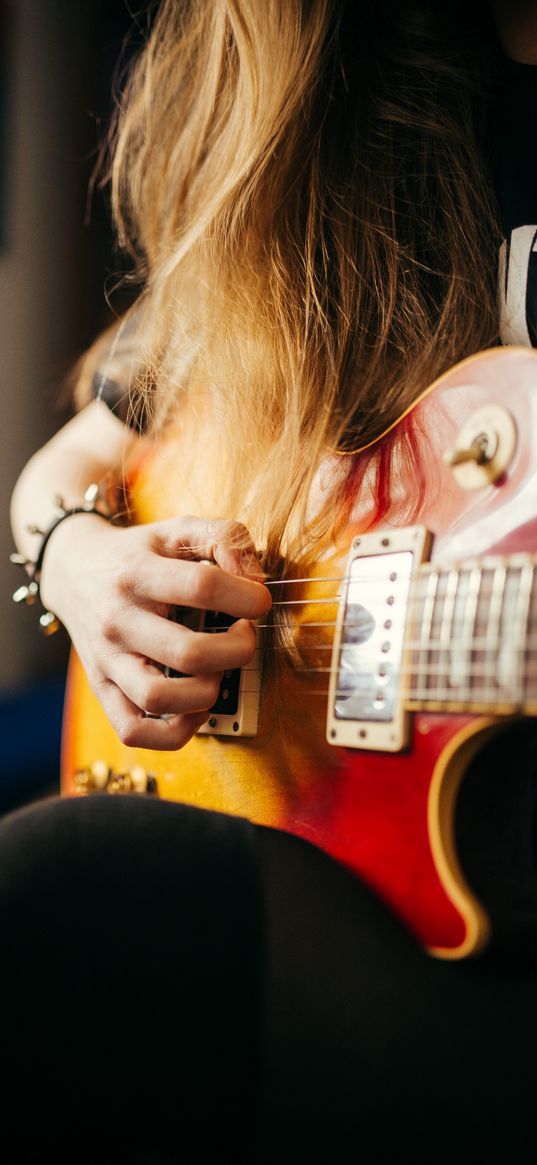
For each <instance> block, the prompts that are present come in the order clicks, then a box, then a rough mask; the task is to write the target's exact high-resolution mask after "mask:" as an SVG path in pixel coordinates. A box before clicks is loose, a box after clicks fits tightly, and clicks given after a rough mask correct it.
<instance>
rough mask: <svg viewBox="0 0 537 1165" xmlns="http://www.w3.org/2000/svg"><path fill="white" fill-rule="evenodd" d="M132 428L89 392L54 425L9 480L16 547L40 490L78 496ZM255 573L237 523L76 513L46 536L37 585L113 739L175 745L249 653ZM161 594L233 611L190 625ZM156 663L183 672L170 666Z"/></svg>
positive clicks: (45, 497)
mask: <svg viewBox="0 0 537 1165" xmlns="http://www.w3.org/2000/svg"><path fill="white" fill-rule="evenodd" d="M142 440H143V438H136V437H134V436H133V435H132V434H131V433H130V432H129V431H127V432H126V431H125V427H124V425H123V424H121V423H120V422H119V421H118V420H116V418H115V417H114V416H113V415H112V413H110V412H109V410H108V409H107V408H106V406H105V405H103V404H101V403H98V402H94V403H92V404H90V405H88V407H87V408H86V409H83V410H82V412H81V413H79V414H78V416H77V417H75V418H74V419H73V420H72V421H70V422H69V423H68V424H67V425H66V426H64V428H63V429H61V430H60V432H59V433H57V434H56V436H55V437H54V438H53V439H52V441H50V442H48V444H47V445H45V446H44V447H43V448H42V449H41V450H40V451H39V452H38V453H37V454H36V455H35V456H34V457H33V458H32V459H31V461H30V462H29V463H28V465H27V466H26V467H25V469H24V470H23V472H22V474H21V476H20V478H19V481H18V482H17V485H16V487H15V491H14V494H13V499H12V507H11V518H12V526H13V533H14V537H15V541H16V543H17V546H18V548H19V549H20V550H21V552H23V553H24V554H26V555H27V556H28V557H29V558H30V559H33V558H34V557H35V553H36V542H38V538H36V536H35V535H32V534H30V533H28V530H27V524H28V522H29V521H30V520H31V521H32V522H36V523H37V524H38V525H40V526H41V529H46V527H47V525H48V524H49V523H50V521H51V519H52V518H53V517H54V516H55V510H54V506H53V504H52V503H51V500H50V499H53V498H54V496H55V495H56V494H58V493H59V494H61V496H62V497H63V499H64V501H65V503H66V504H67V505H77V504H80V503H81V501H82V499H83V495H84V491H85V489H86V488H87V486H88V485H89V484H90V483H91V482H92V481H98V480H99V479H100V478H101V477H102V476H103V474H104V473H105V472H107V471H108V470H110V469H112V468H114V467H117V468H120V467H121V465H122V462H123V459H124V457H125V454H126V452H129V451H132V448H133V446H134V444H135V443H136V442H137V441H142ZM96 450H97V451H98V452H97V453H96V452H95V451H96ZM237 544H239V545H240V547H241V549H235V548H234V546H237ZM200 559H205V562H201V561H200ZM207 561H209V563H213V564H214V565H213V567H212V568H211V567H208V566H207ZM217 568H218V569H217ZM261 579H262V576H260V573H259V566H258V562H257V558H256V555H255V550H254V548H253V546H252V544H251V538H250V536H249V535H248V532H247V531H246V530H245V528H244V527H242V526H240V525H239V524H237V523H232V522H205V521H200V520H199V519H197V518H192V517H177V518H173V519H169V520H167V521H163V522H155V523H149V524H147V525H141V526H133V527H128V528H127V527H125V528H122V527H118V526H112V525H110V524H109V523H108V522H104V521H103V520H102V518H99V517H96V516H95V515H91V514H76V515H74V516H73V517H71V518H69V520H68V521H66V522H63V523H62V524H61V525H60V526H58V528H57V529H56V530H55V531H54V533H53V534H52V536H51V538H50V540H49V543H48V545H47V550H46V554H45V560H44V564H43V572H42V576H41V597H42V600H43V603H44V605H45V606H46V607H47V608H48V609H49V610H52V611H54V612H55V614H57V615H58V617H59V618H60V620H61V622H62V623H63V624H64V626H65V627H66V628H67V630H68V632H69V635H70V638H71V641H72V643H73V645H74V647H75V649H76V651H77V653H78V655H79V656H80V659H81V660H82V663H83V664H84V667H85V669H86V672H87V675H88V678H89V681H90V683H91V686H92V688H93V690H94V692H95V694H96V695H97V697H98V698H99V700H100V701H101V703H102V705H103V708H104V710H105V712H106V714H107V716H108V718H109V720H110V721H111V723H112V724H113V726H114V728H115V729H116V732H117V733H118V735H119V737H120V739H121V740H122V741H123V743H125V744H127V745H130V746H132V747H141V748H151V749H159V750H160V749H169V750H174V749H178V748H181V747H182V746H183V745H184V744H186V742H187V741H188V740H189V739H190V737H191V736H192V735H193V734H194V732H196V731H197V729H198V728H199V727H200V726H201V725H202V724H203V723H204V722H205V720H207V717H208V712H209V709H210V708H211V707H212V705H213V704H214V702H215V699H216V696H217V693H218V689H219V685H220V681H221V678H222V674H223V672H224V671H225V670H227V669H228V668H235V667H242V666H244V664H246V663H247V662H248V660H249V659H250V658H251V656H252V654H253V652H254V649H255V632H254V628H253V625H252V622H251V621H252V620H253V619H256V618H258V617H260V616H262V615H264V614H266V612H267V611H268V610H269V608H270V604H271V599H270V594H269V591H268V590H267V588H266V587H265V586H263V584H262V581H261ZM171 604H177V605H179V606H192V607H196V608H200V609H202V610H220V611H223V612H225V613H227V614H229V615H234V616H236V617H237V619H238V622H236V623H235V624H233V626H232V627H230V629H229V630H228V631H226V632H224V633H223V634H221V635H218V636H214V635H207V634H203V633H200V632H194V631H190V630H188V629H187V628H185V627H181V626H179V625H177V624H175V623H172V622H170V621H169V619H168V611H169V608H170V605H171ZM165 666H168V667H170V668H172V669H173V670H175V671H181V672H184V673H186V675H185V677H184V678H168V677H166V676H165V675H164V674H163V669H164V667H165ZM146 713H151V718H149V717H148V716H147V715H146ZM163 714H164V715H165V716H166V719H165V720H159V719H153V718H152V717H154V716H162V715H163Z"/></svg>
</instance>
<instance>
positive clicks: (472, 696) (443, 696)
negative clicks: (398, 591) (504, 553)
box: [402, 555, 537, 714]
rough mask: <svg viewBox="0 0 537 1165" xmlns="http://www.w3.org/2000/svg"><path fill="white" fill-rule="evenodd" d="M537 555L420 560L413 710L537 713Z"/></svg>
mask: <svg viewBox="0 0 537 1165" xmlns="http://www.w3.org/2000/svg"><path fill="white" fill-rule="evenodd" d="M536 565H537V559H536V558H535V557H534V556H531V555H516V556H513V557H512V558H502V559H497V558H488V559H487V558H484V559H481V560H480V561H479V562H477V561H476V562H472V561H471V560H470V561H466V562H465V563H464V565H463V566H457V567H451V568H436V567H435V566H433V565H431V564H426V565H423V566H421V567H420V568H419V571H418V573H417V575H416V577H415V580H414V583H413V585H412V587H411V590H410V602H409V617H408V631H407V638H406V645H405V646H406V653H405V658H404V662H403V672H404V673H405V674H403V675H402V679H403V682H404V681H405V679H406V683H405V682H404V686H405V689H406V695H407V700H406V703H407V705H408V707H410V708H412V709H421V708H431V707H434V708H438V709H441V710H444V711H451V710H453V711H455V710H456V711H459V710H470V711H472V710H482V709H483V710H486V711H491V712H496V713H514V712H519V711H523V712H525V713H526V714H534V713H535V712H537V594H536Z"/></svg>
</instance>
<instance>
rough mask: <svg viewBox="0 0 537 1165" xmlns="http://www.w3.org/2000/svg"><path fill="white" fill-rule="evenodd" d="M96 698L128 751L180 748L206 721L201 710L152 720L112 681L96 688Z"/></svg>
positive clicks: (204, 713) (172, 749)
mask: <svg viewBox="0 0 537 1165" xmlns="http://www.w3.org/2000/svg"><path fill="white" fill-rule="evenodd" d="M97 695H98V697H99V699H100V701H101V703H102V706H103V708H104V710H105V712H106V715H107V716H108V719H109V720H110V722H111V723H112V724H113V726H114V728H115V730H116V732H117V734H118V736H119V739H120V740H121V742H122V744H125V745H126V746H127V747H128V748H150V749H154V750H155V751H166V752H169V751H175V750H177V749H180V748H183V746H184V745H185V744H187V743H188V741H189V740H190V739H191V737H192V736H194V733H196V732H197V731H198V729H199V728H201V726H202V724H205V722H206V720H207V718H208V712H207V711H204V712H194V713H186V714H181V713H180V714H178V715H176V716H173V717H171V719H169V720H152V719H150V718H148V717H146V716H145V715H144V713H143V711H141V709H140V708H138V707H136V705H135V704H133V703H132V701H131V700H129V699H128V697H127V696H126V695H125V693H124V692H122V691H121V690H120V688H118V687H117V686H116V685H115V684H114V683H112V682H111V681H106V682H105V683H103V684H101V685H99V687H98V690H97Z"/></svg>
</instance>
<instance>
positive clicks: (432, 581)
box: [417, 570, 438, 683]
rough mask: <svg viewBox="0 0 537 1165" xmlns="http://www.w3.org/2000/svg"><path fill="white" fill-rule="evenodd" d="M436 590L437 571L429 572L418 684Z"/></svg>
mask: <svg viewBox="0 0 537 1165" xmlns="http://www.w3.org/2000/svg"><path fill="white" fill-rule="evenodd" d="M437 589H438V571H436V570H431V571H430V572H429V578H428V580H427V588H426V591H425V599H424V605H423V614H422V619H421V632H420V649H419V651H420V668H419V670H418V676H417V682H418V683H419V682H420V672H421V670H422V666H421V665H422V664H425V658H423V659H422V658H421V656H422V655H423V652H424V650H428V647H427V641H428V640H429V639H430V632H431V627H432V622H433V611H434V603H435V597H436V592H437Z"/></svg>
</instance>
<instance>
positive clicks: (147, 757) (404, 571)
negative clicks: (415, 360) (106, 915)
mask: <svg viewBox="0 0 537 1165" xmlns="http://www.w3.org/2000/svg"><path fill="white" fill-rule="evenodd" d="M409 443H410V444H409ZM410 445H411V446H412V449H413V458H412V462H411V466H409V463H408V462H407V459H406V455H405V449H408V448H409V447H410ZM204 448H205V446H204ZM361 456H363V457H365V458H367V459H368V473H367V474H366V477H365V481H364V484H363V488H362V490H361V493H360V496H359V497H358V498H357V500H356V504H355V509H354V512H353V516H352V523H351V526H350V528H349V530H348V532H347V537H346V539H345V542H344V544H342V545H340V546H335V547H332V548H330V549H329V550H328V549H327V550H325V551H324V553H323V554H322V555H321V556H320V557H319V560H318V562H317V563H316V566H315V570H314V572H313V574H312V575H311V577H309V578H308V579H305V580H304V579H300V578H298V579H297V578H296V577H288V578H284V579H283V581H282V582H281V584H279V585H278V586H277V587H275V589H274V601H275V606H276V605H281V604H284V605H285V610H286V614H287V615H288V622H289V623H290V626H291V628H292V635H293V641H294V647H295V651H294V655H293V659H289V658H288V656H287V655H285V654H282V655H281V657H280V652H279V651H278V650H277V640H276V638H275V636H274V631H273V628H272V626H271V624H270V621H269V620H267V625H266V626H265V627H263V626H261V627H259V629H258V636H259V646H258V650H257V651H256V653H255V656H254V658H253V660H252V661H251V663H250V664H249V666H248V667H247V668H245V669H243V671H241V672H240V673H231V674H229V675H227V676H225V677H224V680H223V682H222V687H221V692H220V698H219V701H218V703H217V704H216V706H215V708H214V709H213V710H212V711H211V714H210V717H209V719H208V722H207V725H205V727H204V729H203V730H202V731H201V732H200V733H198V734H197V735H196V736H195V737H194V739H193V740H192V741H191V742H189V744H188V745H187V746H186V747H185V748H183V749H182V750H180V751H179V752H177V753H169V752H166V753H148V752H146V751H144V750H137V749H130V748H127V747H125V746H124V745H122V744H121V742H120V741H119V739H118V737H117V736H116V734H115V732H114V730H113V728H112V727H111V726H110V724H109V722H108V720H107V719H106V717H105V714H104V712H103V711H102V708H101V706H100V704H99V703H98V701H97V699H96V697H95V696H94V695H93V693H92V691H91V689H90V687H89V685H88V683H87V680H86V678H85V675H84V673H83V671H82V668H81V666H80V663H79V661H78V659H77V658H76V656H74V655H73V657H72V659H71V663H70V669H69V678H68V687H67V694H66V708H65V719H64V739H63V776H62V788H63V792H64V793H65V794H66V795H71V794H73V793H76V792H79V793H81V792H82V793H87V792H88V791H89V790H92V789H97V790H105V791H107V792H112V793H113V792H118V791H121V790H132V791H135V792H136V791H138V792H139V793H140V794H141V795H149V796H159V797H162V798H167V799H171V800H174V801H182V802H185V803H188V804H194V805H198V806H200V807H205V808H209V809H216V810H221V811H224V812H227V813H231V814H239V815H242V816H245V817H247V818H249V819H251V820H252V821H254V822H258V823H261V824H264V825H268V826H272V827H274V828H277V829H281V830H284V831H287V832H290V833H292V834H296V835H297V836H299V837H301V838H304V839H307V840H308V841H310V842H313V843H314V844H315V845H317V846H319V847H320V848H321V849H323V850H324V851H326V852H327V853H328V854H330V855H332V857H333V858H335V859H336V860H337V861H339V862H341V863H343V864H344V865H345V866H346V867H348V868H349V869H350V870H352V871H354V872H355V873H356V875H358V876H359V877H360V878H362V879H363V880H364V881H365V882H366V883H367V884H368V885H369V886H371V887H372V888H373V889H374V890H375V891H376V893H377V894H378V895H380V897H381V898H382V899H384V901H385V902H386V903H387V904H388V905H389V906H390V907H391V908H392V910H393V911H394V912H395V913H396V914H397V915H398V916H399V918H400V919H401V920H402V921H403V922H404V923H405V924H406V926H407V927H408V928H409V929H410V930H411V931H412V932H413V933H414V934H415V936H416V937H417V938H418V939H419V941H420V942H421V943H422V944H423V945H424V946H425V947H426V948H427V949H428V950H429V951H430V952H431V953H434V954H435V955H437V956H441V957H444V958H454V959H455V958H462V957H465V956H468V955H471V954H474V953H475V952H477V951H479V950H481V949H482V948H483V946H484V945H485V944H486V943H487V941H488V939H489V936H490V932H491V920H490V912H489V910H488V909H487V907H486V906H485V904H484V903H483V902H482V901H481V900H480V898H478V896H477V895H476V893H475V892H474V891H473V889H472V888H471V887H470V885H469V884H468V881H467V877H466V875H465V873H464V872H463V868H462V864H461V860H460V856H459V852H458V848H457V837H456V829H455V822H456V814H457V803H458V800H459V797H460V791H461V788H462V786H463V782H464V777H465V774H466V773H467V771H468V768H469V766H470V764H471V762H472V760H473V758H474V757H475V756H476V755H477V754H478V753H479V752H480V750H481V749H482V748H483V745H484V743H485V742H487V741H490V739H491V738H492V737H494V735H495V734H497V733H499V732H501V730H502V728H503V727H504V726H505V725H510V724H511V723H512V722H513V721H515V720H517V719H518V718H522V717H532V716H534V715H535V713H536V712H537V583H536V577H537V576H536V567H537V554H536V553H535V551H536V550H537V468H536V467H537V354H536V353H534V352H533V351H531V350H529V349H522V348H513V349H494V350H491V351H487V352H483V353H479V354H478V355H477V356H474V357H470V358H469V359H467V360H465V361H463V362H462V363H460V364H459V365H457V366H456V367H455V368H454V369H452V370H451V371H450V372H449V373H448V374H446V375H445V376H443V377H442V378H441V379H439V380H438V381H437V382H436V383H435V384H434V385H432V386H431V388H429V389H428V390H427V391H426V392H425V393H423V395H422V396H421V397H420V398H419V400H418V401H417V403H416V404H415V405H414V406H413V408H412V409H411V410H410V411H409V412H408V413H407V414H406V415H405V417H404V418H402V419H401V421H400V422H399V424H398V425H397V426H395V427H394V428H393V429H392V430H391V431H390V432H389V433H387V434H385V435H384V437H382V438H381V439H380V440H379V442H378V443H376V444H375V446H374V447H372V448H369V449H368V450H366V451H364V452H363V454H362V455H361ZM388 460H389V461H390V463H391V472H390V478H389V480H390V483H391V486H390V489H391V492H390V496H389V498H388V503H387V506H386V507H385V512H384V515H383V517H382V519H381V520H378V521H375V520H374V517H372V501H371V491H370V490H368V488H367V482H368V475H369V474H373V475H374V474H377V476H378V474H379V472H382V467H383V466H384V465H385V464H387V461H388ZM203 462H204V469H203V472H202V473H199V474H198V478H196V474H195V472H194V471H192V472H191V471H190V470H189V471H188V473H187V472H186V471H185V472H184V474H183V472H182V470H181V469H179V468H178V466H182V465H184V459H181V458H180V457H177V455H176V450H174V448H173V442H171V444H170V443H169V444H168V445H166V446H165V447H164V448H163V449H162V450H160V451H159V453H158V456H157V457H156V459H155V460H154V461H152V462H151V463H150V465H149V466H147V465H144V466H142V468H141V470H140V471H139V473H138V476H137V478H136V479H135V480H134V484H133V492H134V495H135V500H136V503H137V506H138V515H139V518H140V520H142V521H151V520H155V519H157V518H161V517H168V516H170V515H172V514H174V513H188V512H191V513H192V512H195V513H200V514H204V515H207V516H214V517H216V516H220V515H219V511H218V481H217V480H216V481H212V482H210V481H209V480H208V478H207V466H208V465H209V466H210V465H211V458H210V457H207V456H206V455H205V456H204V458H203ZM295 573H296V572H295ZM207 618H208V624H209V626H211V625H212V626H214V627H215V630H218V629H220V625H219V617H218V615H217V613H214V615H209V616H208V617H207ZM489 751H490V750H489ZM513 760H514V763H516V758H513ZM502 812H503V810H502Z"/></svg>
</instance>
